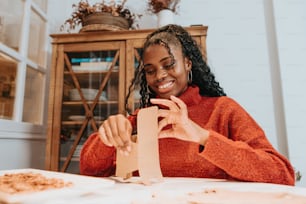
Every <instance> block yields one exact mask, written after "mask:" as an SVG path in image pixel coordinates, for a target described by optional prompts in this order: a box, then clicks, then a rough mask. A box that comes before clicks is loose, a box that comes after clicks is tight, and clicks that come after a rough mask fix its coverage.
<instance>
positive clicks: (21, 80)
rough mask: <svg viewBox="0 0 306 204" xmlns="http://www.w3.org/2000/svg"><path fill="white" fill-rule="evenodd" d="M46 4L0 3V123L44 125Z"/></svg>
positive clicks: (30, 0) (26, 0)
mask: <svg viewBox="0 0 306 204" xmlns="http://www.w3.org/2000/svg"><path fill="white" fill-rule="evenodd" d="M47 2H48V1H47V0H14V3H12V1H11V0H1V1H0V123H7V124H8V123H10V124H11V126H13V124H14V125H16V127H18V126H20V127H25V126H28V127H30V126H33V125H35V126H36V125H38V126H41V127H43V126H45V125H46V120H45V118H46V113H47V111H46V110H45V108H44V107H45V106H46V100H45V99H46V97H47V94H48V92H47V91H46V90H47V89H46V83H47V79H46V78H47V70H48V69H47V49H48V43H49V42H48V32H47V23H48V22H47V15H46V11H47ZM5 128H7V127H5V126H4V125H1V126H0V132H1V131H3V130H5ZM27 129H29V128H27ZM38 129H39V128H38ZM36 130H37V129H36Z"/></svg>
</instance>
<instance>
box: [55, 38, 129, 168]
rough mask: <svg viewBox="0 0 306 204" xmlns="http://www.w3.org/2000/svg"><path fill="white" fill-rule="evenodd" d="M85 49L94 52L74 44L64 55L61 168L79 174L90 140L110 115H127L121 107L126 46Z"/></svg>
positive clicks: (102, 45)
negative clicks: (84, 150)
mask: <svg viewBox="0 0 306 204" xmlns="http://www.w3.org/2000/svg"><path fill="white" fill-rule="evenodd" d="M82 47H86V48H87V49H88V48H90V49H91V50H84V51H83V50H82V49H80V50H77V49H78V45H74V47H71V49H70V48H69V49H67V51H64V53H63V58H64V59H63V61H64V67H63V91H62V111H61V129H60V157H59V158H60V161H59V166H60V170H61V171H68V172H71V173H79V172H78V171H79V164H78V161H79V154H80V151H81V148H82V145H83V143H84V142H85V140H86V139H87V137H88V136H89V135H90V134H91V133H93V132H95V131H97V130H98V128H99V126H100V125H101V123H102V122H103V120H105V119H106V118H107V117H108V116H109V115H113V114H118V113H123V106H122V105H119V104H123V103H122V102H121V101H122V99H123V98H124V86H125V84H124V79H123V78H122V77H123V76H124V69H122V68H121V67H122V62H124V61H123V60H124V54H123V55H122V53H120V52H122V51H123V50H122V49H124V47H123V46H122V45H121V46H120V43H119V44H118V45H117V46H116V45H114V43H112V44H110V43H98V44H92V45H90V44H89V45H84V44H82ZM97 49H99V50H97ZM75 50H76V51H75ZM121 78H122V80H120V79H121Z"/></svg>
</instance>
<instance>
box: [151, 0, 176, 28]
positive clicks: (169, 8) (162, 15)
mask: <svg viewBox="0 0 306 204" xmlns="http://www.w3.org/2000/svg"><path fill="white" fill-rule="evenodd" d="M179 2H180V0H149V1H148V7H147V11H148V12H149V13H151V14H156V16H157V26H158V27H161V26H164V25H167V24H172V23H174V14H177V13H178V8H179Z"/></svg>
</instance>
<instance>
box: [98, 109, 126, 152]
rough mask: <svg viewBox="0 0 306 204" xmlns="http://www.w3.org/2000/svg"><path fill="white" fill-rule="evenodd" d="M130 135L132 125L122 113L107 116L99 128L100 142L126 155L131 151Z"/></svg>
mask: <svg viewBox="0 0 306 204" xmlns="http://www.w3.org/2000/svg"><path fill="white" fill-rule="evenodd" d="M131 135H132V125H131V123H130V121H129V120H128V119H127V118H126V117H125V116H124V115H122V114H117V115H112V116H109V117H108V118H107V119H106V120H104V122H103V124H102V125H101V126H100V128H99V136H100V138H101V140H102V142H103V143H104V144H105V145H107V146H110V147H111V146H114V147H115V148H117V149H119V150H120V152H122V153H123V154H126V155H127V154H129V152H130V151H131Z"/></svg>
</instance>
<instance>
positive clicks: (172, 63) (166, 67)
mask: <svg viewBox="0 0 306 204" xmlns="http://www.w3.org/2000/svg"><path fill="white" fill-rule="evenodd" d="M174 65H175V61H172V60H171V61H170V62H168V63H165V64H164V65H163V68H164V69H166V70H169V69H172V68H173V67H174Z"/></svg>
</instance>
